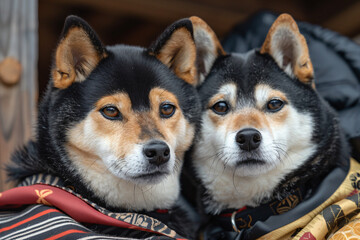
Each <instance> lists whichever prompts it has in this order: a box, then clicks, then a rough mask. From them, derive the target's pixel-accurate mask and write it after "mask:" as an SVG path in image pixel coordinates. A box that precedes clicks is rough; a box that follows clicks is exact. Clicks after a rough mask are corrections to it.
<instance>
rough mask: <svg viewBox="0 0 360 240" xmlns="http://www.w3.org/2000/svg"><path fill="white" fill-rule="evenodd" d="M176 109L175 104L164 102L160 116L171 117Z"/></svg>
mask: <svg viewBox="0 0 360 240" xmlns="http://www.w3.org/2000/svg"><path fill="white" fill-rule="evenodd" d="M175 109H176V108H175V106H174V105H171V104H168V103H164V104H162V105H160V116H161V117H163V118H169V117H171V116H172V115H174V113H175Z"/></svg>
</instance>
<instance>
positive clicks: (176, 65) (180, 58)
mask: <svg viewBox="0 0 360 240" xmlns="http://www.w3.org/2000/svg"><path fill="white" fill-rule="evenodd" d="M194 20H195V17H192V18H190V19H181V20H179V21H177V22H175V23H173V24H172V25H170V26H169V27H168V28H167V29H166V30H165V31H164V32H163V33H162V34H161V35H160V36H159V38H158V39H157V40H156V41H155V42H154V44H152V45H151V46H150V48H149V49H148V52H149V54H151V55H154V56H155V57H156V58H157V59H158V60H160V61H161V62H162V63H163V64H165V65H166V66H168V67H169V68H170V69H171V70H172V71H173V72H174V73H175V74H176V75H177V76H178V77H180V78H181V79H183V80H184V81H186V82H187V83H189V84H191V85H193V86H197V85H199V84H200V83H201V81H202V80H203V79H204V77H205V75H206V74H207V73H208V71H209V70H210V68H211V66H212V64H213V62H214V61H215V59H216V57H215V56H216V54H214V53H213V52H216V51H217V50H215V49H211V48H212V47H215V46H220V45H217V44H215V43H212V42H210V39H211V40H212V39H213V38H210V37H208V38H206V37H207V36H206V35H205V33H203V32H205V31H209V32H211V33H212V34H213V32H212V30H211V29H210V28H205V29H204V30H202V29H201V26H200V25H199V24H198V23H197V22H196V23H195V22H193V21H194ZM194 23H195V24H194ZM205 25H206V24H205ZM206 26H207V25H206ZM208 40H209V41H208ZM200 41H207V42H204V43H202V42H201V43H200ZM206 44H209V47H205V45H206ZM220 47H221V46H220ZM210 49H211V50H210ZM211 51H212V52H211ZM210 52H211V53H210ZM221 52H223V50H222V48H221ZM206 71H207V72H206Z"/></svg>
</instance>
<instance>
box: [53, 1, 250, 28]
mask: <svg viewBox="0 0 360 240" xmlns="http://www.w3.org/2000/svg"><path fill="white" fill-rule="evenodd" d="M53 2H56V3H58V4H64V3H66V4H68V5H72V6H74V5H78V6H84V7H87V8H89V7H91V8H95V9H98V10H100V11H104V12H108V13H116V14H124V15H126V16H128V15H135V16H138V17H140V18H143V19H149V20H150V21H153V22H159V23H162V24H163V23H168V24H170V23H171V22H173V21H176V20H178V19H180V18H185V17H190V16H193V15H196V16H199V17H201V18H203V19H204V20H205V21H206V22H207V23H208V24H209V25H210V26H211V27H212V28H213V29H214V30H215V31H216V32H217V33H218V34H219V35H222V34H225V33H227V32H228V31H229V30H230V29H231V28H232V27H233V26H234V24H236V23H238V22H240V21H242V20H244V18H245V17H247V15H248V14H247V13H245V12H244V11H239V10H236V9H234V10H229V9H222V8H219V7H214V6H209V5H207V4H205V3H204V4H202V3H197V2H191V1H181V0H151V1H149V0H106V1H98V0H61V1H60V0H56V1H53Z"/></svg>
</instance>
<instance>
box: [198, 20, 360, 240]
mask: <svg viewBox="0 0 360 240" xmlns="http://www.w3.org/2000/svg"><path fill="white" fill-rule="evenodd" d="M193 24H194V28H202V29H203V33H204V34H206V35H208V36H209V39H210V40H212V41H213V43H212V45H213V46H217V48H218V49H220V51H219V50H218V51H213V52H216V53H217V60H216V61H215V63H214V65H213V67H212V69H211V71H210V73H209V75H208V77H207V78H206V79H205V81H204V83H203V84H202V85H201V86H200V88H199V95H200V98H201V102H202V106H203V110H202V117H201V118H202V123H201V130H200V133H199V137H198V140H197V141H195V144H194V151H193V155H192V160H193V165H194V167H195V171H196V173H197V176H198V177H199V179H200V180H201V184H202V186H203V188H204V194H203V196H202V202H203V205H204V209H205V212H206V213H207V214H208V215H210V216H212V220H211V223H210V226H208V227H207V228H206V230H205V233H204V236H203V237H204V238H205V239H221V238H225V239H226V238H229V239H232V238H233V237H234V236H235V235H236V234H237V232H240V230H243V229H244V230H243V231H241V236H240V235H238V237H239V239H255V238H258V237H261V236H266V237H268V238H266V237H265V238H266V239H277V238H280V239H283V237H285V236H288V237H289V236H290V235H292V234H294V236H295V235H296V233H298V231H300V229H301V228H303V227H304V226H305V225H306V223H308V222H309V221H310V220H311V219H312V217H314V216H315V215H316V214H317V213H319V212H320V211H321V210H322V209H323V208H324V207H326V206H328V205H329V204H332V203H334V201H336V200H337V199H341V197H345V196H346V195H348V194H349V193H350V192H351V191H353V190H356V188H355V189H354V187H352V186H351V184H350V182H349V183H347V184H348V185H346V186H347V188H348V189H347V190H346V191H343V192H342V193H341V194H342V196H341V197H340V198H336V199H332V200H331V201H330V200H329V198H330V196H332V194H333V193H334V192H335V190H336V189H337V187H339V185H340V184H341V183H342V182H343V181H344V179H345V176H346V174H345V173H346V170H347V169H348V166H349V159H350V155H349V150H348V148H347V144H346V142H345V140H344V138H343V135H342V133H341V131H340V129H339V125H338V121H337V118H336V114H335V111H334V110H333V109H331V108H330V107H329V105H328V104H327V103H326V102H325V101H324V100H323V99H322V98H321V97H320V96H319V95H318V93H317V92H316V90H315V84H314V71H313V66H312V63H311V60H310V56H309V52H308V47H307V44H306V40H305V38H304V37H303V36H302V35H301V34H300V32H299V30H298V27H297V25H296V23H295V21H294V20H293V19H292V18H291V16H289V15H287V14H283V15H281V16H279V18H278V19H277V20H276V21H275V22H274V24H273V25H272V27H271V29H270V30H269V33H268V35H267V38H266V40H265V42H264V44H263V46H262V47H261V49H255V50H252V51H250V52H248V53H246V54H236V53H233V54H224V53H223V51H222V50H221V46H219V41H218V40H217V39H216V37H215V38H214V37H213V36H214V33H213V32H212V31H211V29H209V27H208V26H207V25H206V24H205V23H204V22H202V21H199V20H198V21H193ZM210 36H211V37H210ZM339 169H341V170H339ZM337 171H340V172H341V171H343V172H342V174H339V175H336V174H335V172H337ZM344 172H345V173H344ZM331 174H333V175H331ZM334 174H335V175H336V176H337V177H334ZM330 175H331V176H333V179H332V182H331V181H329V180H327V181H326V179H328V178H329V176H330ZM335 179H336V180H335ZM349 181H350V180H349ZM320 185H321V186H322V188H321V187H319V186H320ZM339 191H340V190H339ZM341 191H342V190H341ZM319 192H322V193H321V194H319ZM341 194H338V195H337V197H339V196H340V195H341ZM325 201H328V202H327V204H324V202H325ZM329 201H330V202H329ZM298 205H299V206H298ZM300 205H301V206H300ZM296 206H298V207H296ZM319 206H320V207H319ZM317 207H318V208H317ZM315 209H316V210H315ZM312 211H313V212H312ZM310 212H312V215H311V216H305V215H306V214H308V213H310ZM279 214H281V215H279ZM275 215H276V217H274V216H275ZM325 215H326V214H324V216H325ZM301 217H304V218H302V220H301V221H300V220H299V219H300V218H301ZM296 220H299V222H298V223H297V225H296V224H295V225H292V226H290V223H292V222H295V221H296ZM327 221H328V220H324V222H327ZM300 222H301V224H299V223H300ZM329 222H330V221H329ZM288 224H289V225H288ZM286 225H288V228H287V229H285V230H283V231H282V232H281V231H279V232H277V233H275V234H274V235H271V234H270V232H272V231H275V230H276V229H280V228H281V227H283V226H286ZM335 225H336V224H334V225H332V226H333V227H334V226H335ZM319 229H320V228H319ZM327 231H328V230H324V232H326V233H327ZM319 232H320V230H319ZM266 234H269V235H266ZM316 239H317V238H316Z"/></svg>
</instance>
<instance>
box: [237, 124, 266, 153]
mask: <svg viewBox="0 0 360 240" xmlns="http://www.w3.org/2000/svg"><path fill="white" fill-rule="evenodd" d="M235 138H236V142H237V144H238V145H239V147H240V148H241V149H242V150H245V151H251V150H254V149H257V148H258V147H259V146H260V143H261V133H260V132H259V131H258V130H256V129H254V128H245V129H243V130H241V131H239V132H238V133H237V134H236V137H235Z"/></svg>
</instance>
